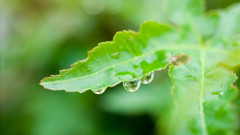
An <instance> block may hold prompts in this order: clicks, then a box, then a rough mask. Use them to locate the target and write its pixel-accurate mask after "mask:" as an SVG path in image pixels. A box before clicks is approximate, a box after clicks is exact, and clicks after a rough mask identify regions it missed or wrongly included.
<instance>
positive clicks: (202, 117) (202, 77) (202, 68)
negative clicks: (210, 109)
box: [199, 48, 207, 135]
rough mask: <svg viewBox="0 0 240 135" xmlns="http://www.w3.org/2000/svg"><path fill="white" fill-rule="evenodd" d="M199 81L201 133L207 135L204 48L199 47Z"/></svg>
mask: <svg viewBox="0 0 240 135" xmlns="http://www.w3.org/2000/svg"><path fill="white" fill-rule="evenodd" d="M200 56H201V83H200V98H199V101H200V102H199V106H200V117H201V126H202V131H203V135H207V130H206V122H205V116H204V110H203V92H204V80H205V50H204V48H203V49H201V53H200Z"/></svg>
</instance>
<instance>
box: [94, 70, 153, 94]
mask: <svg viewBox="0 0 240 135" xmlns="http://www.w3.org/2000/svg"><path fill="white" fill-rule="evenodd" d="M153 78H154V72H151V73H149V74H147V75H145V76H143V77H142V78H140V79H136V80H132V81H124V82H123V87H124V88H125V89H126V90H127V91H129V92H135V91H137V90H138V89H139V88H140V85H141V83H143V84H149V83H150V82H152V80H153ZM105 90H106V88H103V89H100V90H97V91H93V92H94V93H95V94H102V93H104V92H105Z"/></svg>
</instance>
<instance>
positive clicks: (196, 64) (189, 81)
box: [41, 0, 240, 135]
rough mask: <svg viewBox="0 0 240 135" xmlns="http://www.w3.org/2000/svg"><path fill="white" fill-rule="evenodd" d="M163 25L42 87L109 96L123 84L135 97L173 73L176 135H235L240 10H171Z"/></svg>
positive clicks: (182, 6)
mask: <svg viewBox="0 0 240 135" xmlns="http://www.w3.org/2000/svg"><path fill="white" fill-rule="evenodd" d="M164 8H165V9H164V11H165V14H164V15H163V16H164V17H163V20H165V21H166V22H167V23H164V24H160V23H156V22H153V21H147V22H144V23H143V24H142V26H141V28H140V31H139V33H135V32H133V31H122V32H118V33H117V34H116V35H115V36H114V38H113V41H110V42H104V43H100V44H99V45H98V46H97V47H96V48H94V49H93V50H92V51H91V52H89V57H88V58H87V59H85V60H83V61H79V62H76V63H74V64H73V65H72V68H71V69H68V70H62V71H61V72H60V75H54V76H51V77H48V78H45V79H43V80H42V81H41V85H43V86H44V87H45V88H47V89H51V90H65V91H67V92H80V93H82V92H85V91H86V90H92V91H93V92H94V93H96V94H101V93H103V92H104V91H105V90H106V88H107V87H112V86H115V85H116V84H119V83H121V82H123V85H124V87H125V89H127V90H128V91H130V92H133V91H136V90H137V89H138V88H139V87H140V82H141V81H142V82H143V83H150V82H151V80H152V78H153V72H154V71H156V70H163V69H165V68H166V67H169V76H170V77H171V79H172V83H173V87H172V91H171V92H172V97H173V100H174V103H175V105H176V108H175V110H173V111H172V119H174V122H169V123H170V124H169V125H170V126H171V127H174V130H171V131H169V134H203V135H207V134H234V133H235V132H236V129H237V127H236V126H237V120H236V119H237V117H236V115H237V114H236V111H235V109H234V107H233V104H232V100H233V99H234V98H235V97H236V95H237V89H236V88H235V87H234V86H233V83H234V82H235V81H236V79H237V76H236V74H235V73H233V72H232V71H230V70H229V69H230V68H231V67H237V66H236V65H239V64H240V25H238V23H239V22H240V5H239V4H236V5H234V6H232V7H230V8H229V9H227V10H217V11H211V12H209V13H205V12H204V3H203V2H202V1H201V0H195V1H194V0H182V1H181V3H180V2H179V3H177V2H175V1H173V0H170V1H168V2H167V3H165V6H164Z"/></svg>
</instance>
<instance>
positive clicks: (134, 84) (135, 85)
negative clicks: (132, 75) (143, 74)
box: [123, 79, 141, 92]
mask: <svg viewBox="0 0 240 135" xmlns="http://www.w3.org/2000/svg"><path fill="white" fill-rule="evenodd" d="M140 85H141V81H140V80H139V79H136V80H133V81H124V82H123V87H124V88H125V89H126V90H127V91H129V92H135V91H137V90H138V89H139V87H140Z"/></svg>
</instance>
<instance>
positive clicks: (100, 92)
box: [93, 88, 106, 94]
mask: <svg viewBox="0 0 240 135" xmlns="http://www.w3.org/2000/svg"><path fill="white" fill-rule="evenodd" d="M105 90H106V88H103V89H99V90H97V91H93V93H95V94H103V93H104V92H105Z"/></svg>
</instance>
